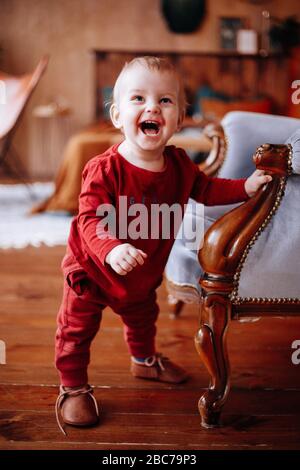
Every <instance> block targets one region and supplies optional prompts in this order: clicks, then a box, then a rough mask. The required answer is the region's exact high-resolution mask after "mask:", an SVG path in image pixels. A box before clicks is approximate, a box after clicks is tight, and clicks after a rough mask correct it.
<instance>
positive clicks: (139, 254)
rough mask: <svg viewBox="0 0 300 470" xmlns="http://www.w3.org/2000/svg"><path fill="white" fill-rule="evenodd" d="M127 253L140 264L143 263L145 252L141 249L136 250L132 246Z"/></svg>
mask: <svg viewBox="0 0 300 470" xmlns="http://www.w3.org/2000/svg"><path fill="white" fill-rule="evenodd" d="M129 255H130V256H132V258H133V259H134V260H135V261H137V262H138V263H139V264H140V265H142V264H144V258H146V257H147V255H146V253H144V252H143V251H142V250H137V249H136V248H135V247H134V246H132V247H130V248H129Z"/></svg>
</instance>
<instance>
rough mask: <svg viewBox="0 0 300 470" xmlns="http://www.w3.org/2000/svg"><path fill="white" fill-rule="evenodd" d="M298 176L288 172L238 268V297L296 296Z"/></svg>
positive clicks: (299, 284) (299, 276) (299, 285)
mask: <svg viewBox="0 0 300 470" xmlns="http://www.w3.org/2000/svg"><path fill="white" fill-rule="evenodd" d="M299 201H300V176H299V175H292V176H290V177H289V179H288V181H287V185H286V190H285V195H284V197H283V198H282V201H281V204H280V206H279V208H278V210H277V211H276V213H275V215H274V216H273V217H272V219H271V221H270V223H269V224H268V225H267V227H266V228H265V230H264V231H263V232H262V233H261V234H260V236H259V238H258V239H257V241H256V242H255V244H254V245H253V246H252V248H251V250H250V252H249V254H248V257H247V259H246V262H245V264H244V267H243V269H242V271H241V277H240V283H239V289H238V295H239V296H241V297H268V298H269V297H270V298H276V297H295V298H298V297H300V217H299Z"/></svg>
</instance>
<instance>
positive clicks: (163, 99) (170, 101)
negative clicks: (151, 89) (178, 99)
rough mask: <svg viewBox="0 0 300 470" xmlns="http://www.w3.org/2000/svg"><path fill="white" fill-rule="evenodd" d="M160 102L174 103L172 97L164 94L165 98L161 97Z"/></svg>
mask: <svg viewBox="0 0 300 470" xmlns="http://www.w3.org/2000/svg"><path fill="white" fill-rule="evenodd" d="M160 102H161V103H172V100H171V98H167V97H166V96H164V97H163V98H161V100H160Z"/></svg>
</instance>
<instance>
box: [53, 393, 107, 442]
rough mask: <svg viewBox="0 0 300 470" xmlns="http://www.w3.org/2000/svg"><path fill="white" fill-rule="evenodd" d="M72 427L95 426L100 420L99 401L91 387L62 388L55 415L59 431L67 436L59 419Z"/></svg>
mask: <svg viewBox="0 0 300 470" xmlns="http://www.w3.org/2000/svg"><path fill="white" fill-rule="evenodd" d="M59 410H60V414H61V417H62V419H63V421H64V423H66V424H71V425H72V426H93V425H94V424H96V423H97V422H98V420H99V409H98V404H97V400H96V398H95V397H94V395H93V389H92V387H91V386H90V385H88V384H87V385H83V386H81V387H64V386H63V385H61V386H60V389H59V395H58V397H57V400H56V404H55V414H56V420H57V424H58V426H59V429H60V430H61V431H62V433H63V434H65V435H67V434H66V432H65V430H64V428H63V426H62V424H61V422H60V419H59Z"/></svg>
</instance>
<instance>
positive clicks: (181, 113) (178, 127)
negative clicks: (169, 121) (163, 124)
mask: <svg viewBox="0 0 300 470" xmlns="http://www.w3.org/2000/svg"><path fill="white" fill-rule="evenodd" d="M184 117H185V110H183V111H181V112H180V113H179V117H178V123H177V132H179V131H180V130H181V127H182V123H183V120H184Z"/></svg>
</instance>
